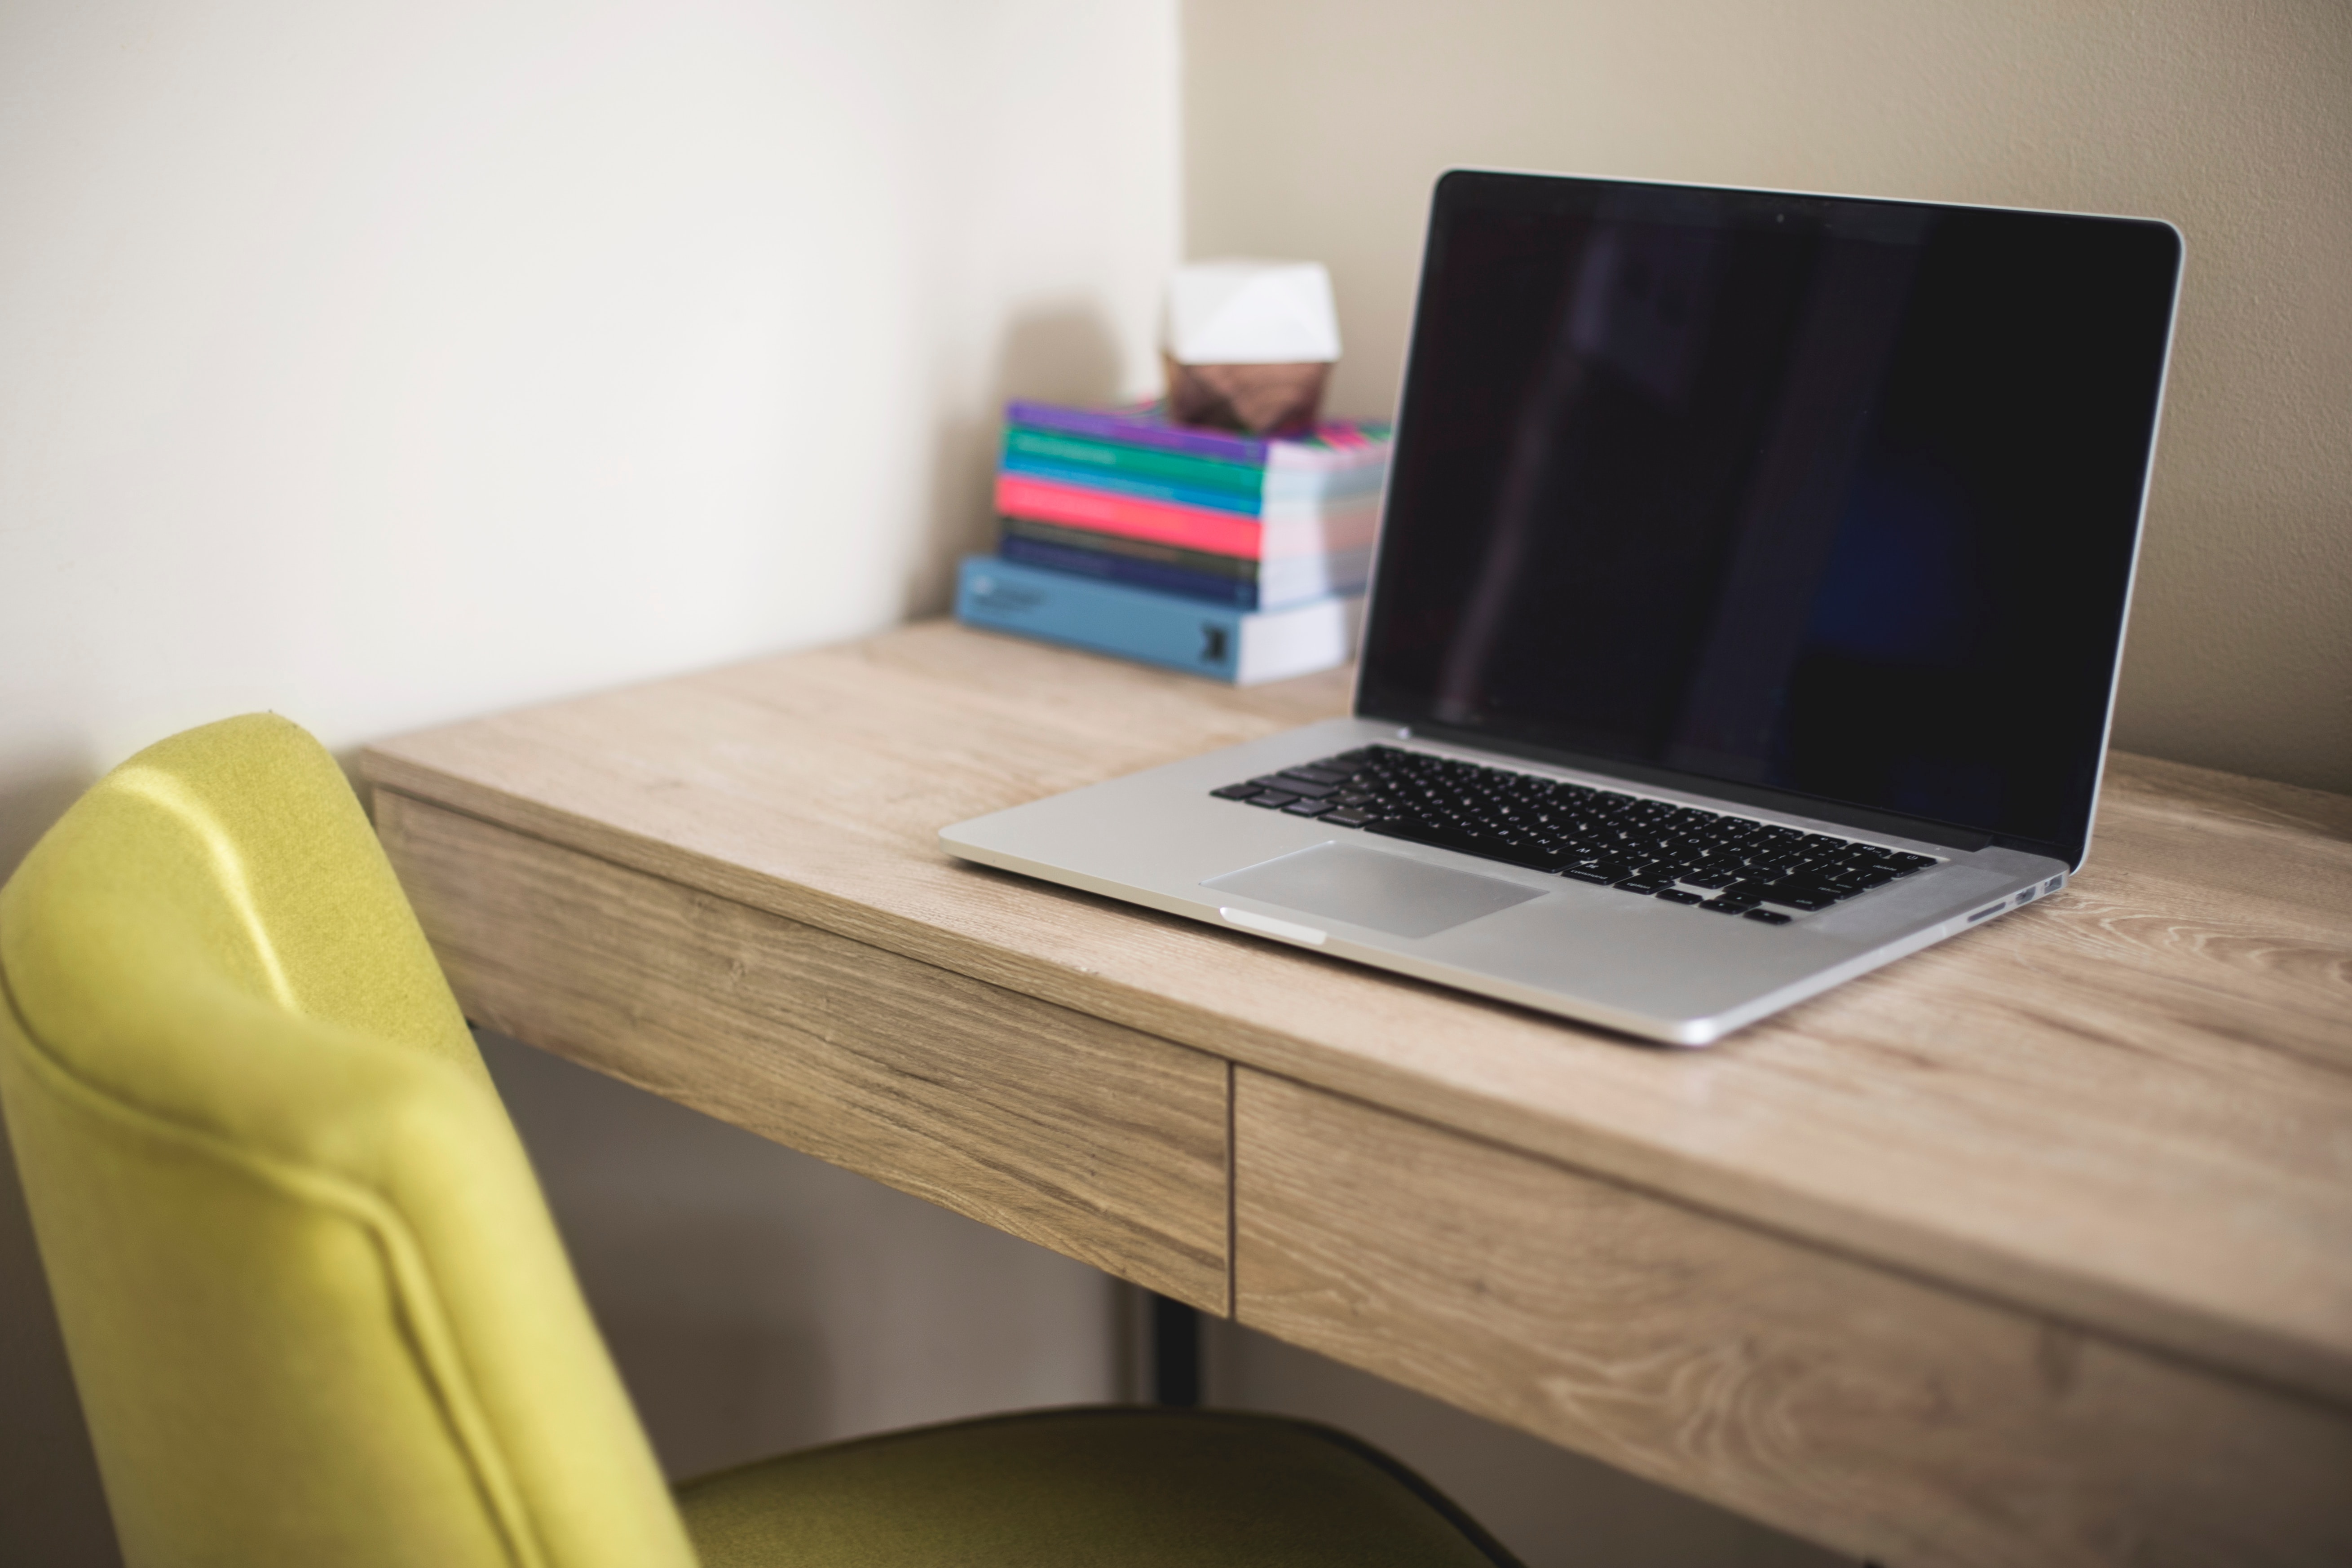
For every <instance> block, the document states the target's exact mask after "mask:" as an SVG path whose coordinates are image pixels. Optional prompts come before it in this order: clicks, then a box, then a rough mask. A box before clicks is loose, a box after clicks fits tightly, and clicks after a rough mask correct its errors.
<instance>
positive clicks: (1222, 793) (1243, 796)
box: [1209, 784, 1258, 800]
mask: <svg viewBox="0 0 2352 1568" xmlns="http://www.w3.org/2000/svg"><path fill="white" fill-rule="evenodd" d="M1209 793H1210V794H1211V795H1214V796H1216V797H1217V798H1218V799H1219V800H1247V799H1248V798H1249V797H1250V796H1252V795H1255V794H1257V793H1258V788H1257V785H1255V784H1227V785H1226V786H1225V787H1224V788H1223V789H1213V790H1211V791H1210V792H1209Z"/></svg>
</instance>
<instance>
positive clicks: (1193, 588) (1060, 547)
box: [996, 534, 1257, 610]
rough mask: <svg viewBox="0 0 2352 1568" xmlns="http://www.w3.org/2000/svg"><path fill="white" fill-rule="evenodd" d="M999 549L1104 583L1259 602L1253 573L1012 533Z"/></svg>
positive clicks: (1009, 557) (1207, 599) (1215, 601)
mask: <svg viewBox="0 0 2352 1568" xmlns="http://www.w3.org/2000/svg"><path fill="white" fill-rule="evenodd" d="M996 553H997V557H998V558H999V559H1000V560H1004V561H1011V562H1013V563H1017V564H1019V565H1023V566H1042V567H1044V568H1045V570H1046V571H1048V572H1067V573H1072V574H1076V575H1077V576H1080V577H1093V578H1096V579H1097V580H1099V581H1101V582H1105V583H1124V584H1127V585H1128V586H1129V587H1130V588H1149V589H1150V590H1151V591H1152V592H1153V593H1155V594H1176V595H1181V596H1182V597H1184V598H1187V599H1199V600H1201V601H1202V602H1203V603H1206V604H1212V605H1231V606H1232V607H1233V608H1234V609H1236V610H1255V609H1256V608H1257V579H1255V577H1227V576H1221V575H1219V574H1216V573H1213V572H1187V571H1186V570H1184V568H1182V567H1181V566H1170V565H1167V564H1165V563H1161V562H1158V561H1138V560H1136V559H1135V558H1134V557H1133V556H1129V555H1113V554H1111V553H1109V552H1107V551H1101V550H1078V549H1075V548H1073V547H1071V546H1070V545H1067V544H1047V543H1045V542H1043V541H1040V540H1035V539H1015V538H1013V536H1012V535H1010V534H1007V535H1006V536H1005V537H1004V538H1003V539H1000V540H998V541H997V542H996Z"/></svg>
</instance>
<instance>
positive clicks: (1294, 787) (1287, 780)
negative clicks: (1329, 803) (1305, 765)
mask: <svg viewBox="0 0 2352 1568" xmlns="http://www.w3.org/2000/svg"><path fill="white" fill-rule="evenodd" d="M1250 782H1251V783H1252V784H1256V785H1257V786H1258V787H1259V788H1260V789H1278V790H1287V791H1288V792H1289V793H1290V794H1292V795H1303V796H1305V797H1306V798H1307V799H1308V800H1321V799H1322V798H1323V797H1324V796H1325V795H1330V794H1332V793H1333V791H1332V787H1331V786H1330V785H1329V784H1317V783H1316V782H1315V781H1314V780H1313V779H1303V778H1300V777H1298V776H1297V774H1296V773H1269V774H1267V775H1266V776H1265V778H1262V779H1252V780H1251V781H1250Z"/></svg>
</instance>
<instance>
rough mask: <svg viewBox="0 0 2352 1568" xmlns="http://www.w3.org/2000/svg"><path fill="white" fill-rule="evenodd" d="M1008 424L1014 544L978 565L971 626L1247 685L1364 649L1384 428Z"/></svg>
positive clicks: (1001, 510)
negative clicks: (1359, 642)
mask: <svg viewBox="0 0 2352 1568" xmlns="http://www.w3.org/2000/svg"><path fill="white" fill-rule="evenodd" d="M1005 412H1006V426H1005V432H1004V453H1003V465H1002V467H1001V468H999V470H998V473H997V478H996V510H997V514H998V517H999V519H1000V520H1001V522H1002V527H1003V534H1002V537H1001V538H1000V540H999V542H998V545H997V551H996V553H995V554H993V555H975V556H971V557H970V558H969V559H967V560H966V561H965V562H964V563H963V569H962V573H961V577H960V579H959V582H958V586H957V594H956V614H957V616H958V617H959V618H961V620H963V621H965V622H967V623H969V624H971V625H973V626H989V627H992V628H994V629H996V630H1000V631H1011V632H1019V633H1022V634H1024V635H1025V636H1030V637H1043V638H1045V639H1047V640H1049V641H1054V642H1066V643H1075V644H1077V645H1079V646H1080V647H1090V648H1094V649H1097V651H1100V652H1104V653H1112V654H1119V655H1123V656H1125V657H1127V658H1138V659H1142V660H1144V661H1146V662H1148V663H1152V664H1163V665H1169V666H1172V667H1174V668H1180V669H1190V670H1197V671H1199V672H1201V673H1202V674H1206V675H1213V676H1216V677H1218V678H1220V679H1226V680H1232V681H1235V682H1237V683H1240V684H1244V685H1246V684H1249V683H1251V682H1255V681H1260V680H1279V679H1284V678H1285V677H1287V676H1292V675H1303V674H1305V673H1307V671H1308V670H1313V669H1324V668H1329V667H1330V666H1332V665H1335V664H1339V663H1342V662H1344V661H1345V660H1346V659H1347V658H1349V656H1350V655H1351V654H1352V653H1353V652H1354V650H1355V636H1356V630H1357V626H1358V623H1359V622H1360V619H1361V616H1362V609H1363V592H1364V584H1365V582H1366V580H1367V579H1368V578H1369V577H1370V574H1371V561H1372V536H1373V534H1374V533H1375V532H1376V531H1378V529H1379V527H1380V506H1381V483H1382V481H1383V480H1384V479H1386V478H1387V475H1388V458H1389V444H1390V443H1389V431H1388V427H1387V426H1381V425H1371V424H1363V423H1358V422H1353V421H1347V420H1332V421H1328V422H1326V423H1324V424H1322V425H1319V426H1317V427H1316V428H1315V430H1314V432H1313V433H1312V434H1310V435H1307V436H1302V437H1297V438H1295V439H1287V440H1284V439H1271V438H1262V437H1254V436H1242V435H1231V434H1227V433H1226V432H1224V431H1222V430H1204V429H1197V428H1194V427H1192V426H1181V425H1175V424H1172V423H1171V422H1170V421H1169V420H1168V419H1167V417H1166V416H1165V414H1164V413H1163V412H1162V411H1161V409H1160V407H1159V406H1158V405H1146V406H1142V407H1136V408H1122V409H1109V410H1104V409H1083V408H1063V407H1058V406H1056V405H1052V404H1045V403H1013V404H1012V405H1009V406H1008V407H1007V409H1006V411H1005Z"/></svg>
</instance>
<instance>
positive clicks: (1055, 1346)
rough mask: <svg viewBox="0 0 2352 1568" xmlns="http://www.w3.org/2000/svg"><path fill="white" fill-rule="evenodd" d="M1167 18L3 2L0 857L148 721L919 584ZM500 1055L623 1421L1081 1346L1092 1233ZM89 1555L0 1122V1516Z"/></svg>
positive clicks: (982, 1366)
mask: <svg viewBox="0 0 2352 1568" xmlns="http://www.w3.org/2000/svg"><path fill="white" fill-rule="evenodd" d="M1176 73H1177V16H1176V10H1175V0H1118V3H1116V4H1106V3H1103V0H857V3H856V4H851V3H847V0H596V3H594V4H589V5H581V4H576V3H573V0H491V3H488V4H484V3H481V0H397V3H394V0H337V3H336V4H331V5H318V4H310V3H306V0H204V3H202V4H194V5H168V4H167V5H155V4H151V3H142V0H11V3H9V4H6V5H0V877H5V875H6V874H7V872H8V871H9V870H10V869H11V868H13V867H14V865H15V864H16V859H17V857H18V856H19V855H20V854H21V853H22V852H23V850H24V849H25V847H26V846H28V845H29V844H30V842H31V841H32V839H33V838H34V837H35V836H36V835H37V834H38V833H39V832H40V831H41V830H42V829H44V828H45V827H46V826H47V825H48V823H49V822H50V821H51V820H52V819H53V818H54V816H56V814H57V813H58V811H59V810H61V809H63V807H64V805H65V804H66V803H67V802H68V800H70V799H71V798H72V797H73V795H75V794H76V793H77V792H78V791H79V789H80V788H81V787H82V786H83V785H84V784H87V783H88V782H89V779H90V778H92V777H93V776H94V775H95V774H96V773H98V772H99V771H100V770H102V769H104V768H106V767H109V766H110V765H112V764H113V763H116V762H118V761H120V760H121V758H122V757H123V756H124V755H125V754H127V753H128V752H131V750H133V749H135V748H136V747H138V746H141V745H144V744H146V743H147V742H151V741H154V740H157V739H160V738H162V737H163V735H165V734H168V733H170V732H172V731H173V730H176V729H179V728H182V727H184V726H186V725H191V724H195V723H199V722H202V721H206V720H210V719H216V718H220V717H223V716H226V715H227V714H230V713H235V712H238V711H241V710H248V709H256V708H274V709H276V710H278V711H280V712H283V713H286V714H288V715H289V716H290V717H293V718H295V719H297V720H299V721H302V722H303V723H305V724H308V725H309V726H310V728H311V729H312V730H314V731H316V732H317V733H319V734H320V736H321V737H322V738H324V739H325V740H326V741H327V742H328V743H329V744H331V745H332V746H335V747H337V748H338V749H341V748H347V747H351V746H353V745H356V744H358V743H360V742H364V741H366V740H368V739H371V738H372V737H374V736H377V735H382V734H385V733H388V732H391V731H398V730H401V729H405V728H409V727H412V726H415V725H420V724H426V723H433V722H438V721H446V720H450V719H455V718H458V717H462V716H465V715H467V714H472V713H478V712H482V711H485V710H490V709H495V708H499V707H504V706H508V705H510V704H515V703H520V702H527V701H531V700H540V699H544V698H548V697H553V696H558V695H562V694H564V693H569V692H574V691H581V690H586V689H594V688H597V687H602V686H608V685H612V684H614V683H617V682H621V681H626V680H635V679H645V678H646V677H650V676H654V675H658V674H661V673H663V672H665V671H669V670H677V669H682V668H693V667H697V666H702V665H708V664H712V663H717V662H719V661H723V660H728V659H734V658H744V657H746V656H749V655H751V654H755V653H759V652H761V651H765V650H768V649H772V648H780V647H790V646H793V645H796V644H807V643H814V642H818V641H823V640H826V639H830V638H835V637H846V636H850V635H853V634H856V633H859V632H863V631H867V630H871V629H874V628H877V627H880V626H887V625H889V624H891V623H892V622H894V621H897V620H899V619H901V618H903V617H905V616H908V615H909V614H914V613H929V612H935V611H937V610H939V609H940V608H943V607H944V605H945V604H946V584H947V581H948V573H949V568H950V562H951V559H952V557H953V555H954V553H955V552H956V550H957V548H958V547H959V546H961V545H969V544H971V543H976V542H978V541H979V540H980V539H982V537H983V536H984V534H985V531H986V529H987V526H988V501H987V473H988V469H989V463H990V456H991V447H992V439H993V436H994V426H995V423H996V405H997V402H998V400H999V399H1000V398H1001V397H1002V396H1003V395H1005V394H1006V393H1007V392H1017V393H1025V394H1029V395H1043V396H1065V397H1097V398H1100V397H1108V396H1110V395H1113V394H1114V393H1117V392H1119V391H1121V390H1140V389H1142V388H1143V387H1145V386H1147V385H1149V384H1150V381H1151V379H1152V377H1153V376H1154V375H1155V374H1156V371H1155V368H1154V366H1155V360H1154V358H1153V335H1154V314H1155V310H1156V307H1157V303H1158V299H1159V294H1160V287H1161V283H1162V280H1163V278H1164V275H1165V272H1166V269H1167V266H1168V264H1169V262H1170V261H1171V259H1172V258H1173V257H1174V256H1175V254H1176V247H1177V228H1176V225H1177V221H1178V216H1179V210H1178V209H1179V198H1178V179H1177V153H1178V145H1177V101H1178V87H1177V74H1176ZM1072 126H1084V127H1086V128H1087V134H1086V135H1083V136H1072V135H1071V134H1069V129H1068V128H1070V127H1072ZM502 1065H503V1066H505V1067H507V1068H509V1069H510V1070H509V1072H508V1075H507V1087H508V1089H509V1101H510V1103H512V1104H513V1106H514V1108H515V1110H516V1112H517V1115H518V1118H519V1120H520V1121H522V1123H523V1124H524V1126H525V1128H526V1130H527V1131H530V1132H531V1133H532V1134H533V1135H534V1138H535V1143H534V1148H535V1152H537V1153H538V1154H539V1155H540V1157H541V1159H542V1161H544V1162H545V1163H547V1165H548V1169H549V1176H550V1184H551V1187H553V1188H554V1189H555V1196H556V1198H557V1203H558V1208H559V1211H560V1212H561V1214H562V1217H563V1220H564V1222H565V1224H566V1227H567V1232H568V1235H569V1238H570V1239H571V1241H572V1244H573V1247H574V1251H575V1253H576V1255H577V1256H578V1257H579V1258H580V1259H581V1263H582V1268H583V1273H584V1274H586V1275H587V1276H588V1277H589V1278H590V1280H591V1286H592V1294H593V1295H594V1297H595V1303H596V1305H597V1307H598V1308H599V1310H600V1311H602V1312H603V1313H604V1317H605V1320H606V1322H607V1326H608V1327H609V1328H610V1329H611V1331H612V1337H613V1340H614V1344H615V1347H616V1350H617V1352H618V1353H619V1355H620V1357H621V1359H622V1362H623V1363H624V1367H625V1371H626V1372H627V1373H629V1375H630V1376H631V1378H632V1381H633V1384H634V1386H635V1388H636V1390H637V1392H638V1393H639V1394H640V1396H641V1397H642V1398H644V1399H645V1401H646V1413H647V1415H648V1418H649V1421H650V1424H651V1425H652V1426H653V1427H654V1430H655V1433H656V1440H657V1441H658V1442H660V1444H661V1446H662V1448H663V1451H664V1454H665V1456H666V1457H667V1458H670V1459H671V1460H672V1461H673V1462H675V1463H677V1464H679V1465H681V1466H683V1467H687V1468H694V1467H698V1466H702V1465H707V1464H712V1463H718V1462H721V1461H723V1460H725V1459H728V1458H742V1457H746V1456H747V1455H749V1454H751V1453H755V1452H758V1451H759V1450H760V1448H761V1446H762V1445H766V1444H778V1445H781V1444H783V1443H786V1442H791V1441H799V1440H806V1439H809V1438H812V1437H817V1436H832V1435H836V1434H839V1433H842V1432H845V1431H851V1430H858V1429H863V1428H865V1427H867V1426H876V1425H887V1424H893V1423H897V1422H903V1421H908V1420H913V1419H920V1418H923V1417H926V1416H932V1415H954V1414H961V1413H963V1412H965V1411H969V1410H972V1409H979V1408H992V1407H995V1406H999V1405H1009V1404H1021V1403H1032V1402H1037V1401H1046V1402H1054V1401H1061V1400H1068V1399H1076V1398H1087V1397H1094V1396H1099V1395H1100V1394H1103V1393H1105V1392H1107V1391H1108V1386H1109V1384H1108V1381H1107V1380H1108V1377H1109V1375H1110V1373H1109V1369H1108V1363H1107V1362H1106V1352H1105V1350H1104V1346H1105V1343H1106V1341H1105V1335H1106V1334H1107V1333H1108V1329H1107V1327H1106V1325H1107V1323H1108V1306H1107V1295H1106V1286H1105V1283H1104V1281H1103V1279H1101V1277H1100V1276H1098V1275H1096V1274H1095V1273H1093V1271H1091V1270H1089V1269H1086V1268H1079V1267H1078V1266H1076V1265H1074V1264H1068V1263H1066V1262H1065V1261H1064V1260H1062V1259H1059V1258H1051V1257H1048V1256H1046V1255H1045V1254H1043V1253H1039V1252H1037V1251H1036V1250H1035V1249H1034V1248H1028V1247H1024V1246H1023V1245H1022V1244H1021V1243H1018V1242H1014V1241H1012V1240H1010V1239H1009V1238H1007V1237H1001V1236H997V1235H995V1234H993V1233H992V1232H987V1231H985V1230H982V1228H981V1227H979V1226H973V1225H970V1224H968V1223H966V1222H963V1221H960V1220H956V1219H954V1218H953V1216H951V1215H946V1214H944V1213H942V1212H940V1211H938V1210H934V1209H930V1208H929V1207H928V1206H926V1205H922V1204H920V1203H918V1202H916V1201H915V1200H913V1199H910V1198H903V1197H898V1195H897V1194H889V1193H886V1192H883V1191H882V1190H880V1189H878V1188H875V1187H873V1186H872V1185H871V1184H866V1183H861V1182H858V1181H857V1180H856V1179H855V1178H851V1177H845V1176H843V1175H842V1174H841V1173H838V1172H833V1171H828V1170H826V1169H825V1168H824V1167H822V1166H819V1165H817V1164H815V1163H814V1162H812V1161H807V1160H803V1159H798V1158H796V1157H794V1156H791V1155H788V1154H786V1153H785V1152H783V1151H782V1150H778V1149H774V1148H772V1147H769V1146H767V1145H764V1144H761V1143H760V1142H758V1141H757V1140H754V1139H751V1138H750V1137H749V1136H748V1135H746V1134H742V1133H736V1132H731V1131H729V1130H728V1129H726V1128H723V1127H720V1126H719V1125H718V1124H716V1123H712V1122H708V1121H703V1120H702V1119H701V1118H698V1117H695V1116H693V1115H691V1114H689V1113H687V1112H684V1111H679V1110H675V1109H674V1108H671V1107H667V1106H661V1105H658V1104H656V1103H654V1102H651V1101H646V1100H643V1099H642V1097H637V1096H633V1095H631V1094H629V1093H628V1092H627V1091H625V1090H618V1089H613V1087H612V1086H610V1085H601V1084H597V1083H593V1082H590V1083H586V1084H584V1085H583V1084H582V1083H580V1082H578V1081H575V1080H576V1079H578V1077H579V1075H577V1074H572V1076H571V1077H570V1078H567V1077H566V1076H565V1073H564V1072H562V1071H559V1070H554V1069H555V1068H557V1067H558V1066H559V1064H552V1063H537V1062H534V1061H533V1060H532V1059H531V1058H530V1057H529V1056H527V1055H523V1054H520V1053H517V1052H513V1051H509V1052H508V1053H506V1055H505V1057H504V1058H502ZM534 1068H539V1069H541V1070H533V1069H534ZM600 1089H602V1090H605V1091H607V1092H604V1093H601V1094H600V1093H599V1092H597V1091H598V1090H600ZM113 1560H114V1552H113V1545H112V1542H111V1540H110V1532H109V1531H108V1527H107V1521H106V1518H105V1515H104V1512H103V1510H102V1507H101V1505H100V1497H99V1493H98V1489H97V1481H96V1477H95V1474H94V1472H93V1469H92V1466H91V1461H90V1458H89V1448H88V1445H87V1442H86V1440H85V1439H84V1437H83V1436H82V1433H81V1430H80V1424H79V1415H78V1412H77V1409H76V1406H75V1404H74V1400H73V1396H72V1390H71V1386H70V1384H69V1382H68V1377H67V1374H66V1371H65V1367H64V1363H63V1361H62V1359H61V1355H60V1352H59V1350H58V1342H57V1339H56V1333H55V1328H54V1324H53V1323H52V1321H51V1320H50V1318H49V1310H48V1302H47V1293H46V1291H45V1289H44V1288H43V1285H42V1283H41V1279H40V1275H39V1270H38V1268H37V1264H36V1262H35V1258H34V1255H33V1250H32V1243H31V1238H30V1236H29V1234H28V1232H27V1229H26V1218H25V1213H24V1209H23V1204H22V1198H21V1194H19V1193H18V1191H17V1190H16V1177H15V1172H14V1167H13V1164H12V1163H11V1162H10V1160H9V1158H8V1155H7V1152H6V1149H5V1139H0V1563H7V1564H17V1563H22V1564H26V1565H27V1568H30V1565H33V1564H40V1565H43V1568H104V1565H105V1564H108V1563H111V1562H112V1561H113Z"/></svg>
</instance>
